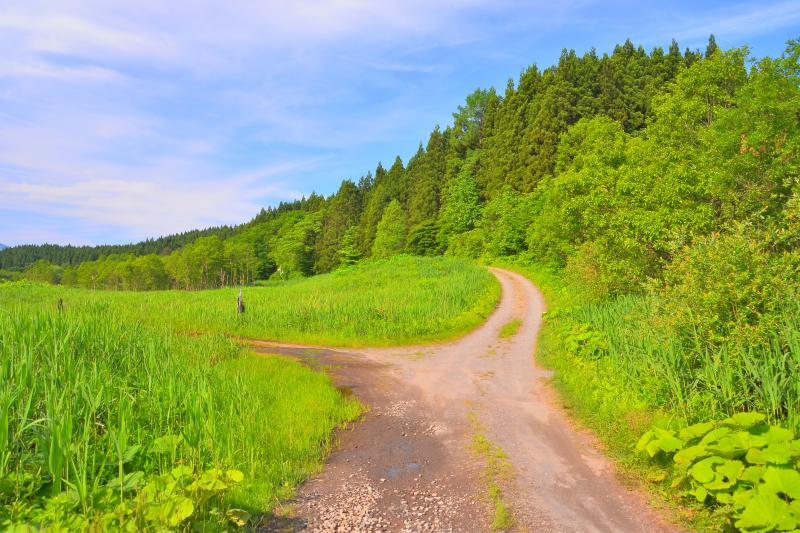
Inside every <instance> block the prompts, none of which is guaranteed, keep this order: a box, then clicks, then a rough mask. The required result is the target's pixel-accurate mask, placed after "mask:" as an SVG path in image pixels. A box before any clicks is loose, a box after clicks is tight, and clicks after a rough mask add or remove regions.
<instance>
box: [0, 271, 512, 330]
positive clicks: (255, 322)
mask: <svg viewBox="0 0 800 533" xmlns="http://www.w3.org/2000/svg"><path fill="white" fill-rule="evenodd" d="M238 292H239V289H238V288H229V289H218V290H210V291H196V292H188V291H154V292H124V291H120V292H115V291H91V290H88V289H67V288H63V287H47V289H46V290H45V289H42V288H36V287H32V286H30V285H22V284H11V285H10V286H9V287H8V288H6V289H5V290H4V291H3V293H4V295H0V305H2V299H5V300H16V301H20V302H30V303H34V304H36V305H53V306H55V305H56V304H57V302H58V300H59V299H62V300H63V302H64V305H65V306H67V307H70V306H76V305H77V306H81V305H83V304H84V302H86V301H87V300H91V301H92V302H102V303H105V304H106V305H108V306H110V308H114V309H116V310H118V311H119V313H120V314H121V315H123V316H124V317H125V318H126V319H131V320H140V321H144V322H146V323H153V324H164V323H166V324H169V325H170V326H171V327H173V328H174V329H177V330H180V331H185V332H192V333H196V332H220V333H225V334H230V335H238V336H243V337H253V338H260V339H278V340H282V341H294V342H304V343H320V344H331V345H339V346H353V345H389V344H404V343H412V342H423V341H431V340H438V339H443V338H448V337H453V336H456V335H459V334H461V333H463V332H465V331H468V330H469V329H471V328H473V327H475V326H476V325H477V324H479V323H480V322H481V321H482V320H483V319H484V318H486V317H487V316H488V315H489V314H491V312H492V310H493V309H494V307H495V305H496V303H497V301H498V299H499V293H500V288H499V284H498V283H497V280H496V279H495V278H494V276H492V275H491V274H490V273H489V272H487V271H485V270H483V269H480V268H478V267H476V266H475V265H473V264H471V263H469V262H466V261H462V260H458V259H451V258H443V257H436V258H421V257H402V256H401V257H395V258H391V259H386V260H381V261H375V262H370V263H366V264H363V265H358V266H354V267H350V268H346V269H341V270H337V271H335V272H333V273H330V274H324V275H320V276H315V277H312V278H305V279H296V280H291V281H286V282H267V283H265V284H263V285H262V286H256V287H245V288H244V290H243V295H244V303H245V308H246V311H245V313H244V315H242V316H238V315H237V314H236V313H235V312H234V311H235V309H236V297H237V295H238Z"/></svg>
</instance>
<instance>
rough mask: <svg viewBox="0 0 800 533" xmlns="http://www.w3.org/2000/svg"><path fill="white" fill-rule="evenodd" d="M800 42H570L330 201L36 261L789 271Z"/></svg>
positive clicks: (799, 204) (586, 278) (105, 271)
mask: <svg viewBox="0 0 800 533" xmlns="http://www.w3.org/2000/svg"><path fill="white" fill-rule="evenodd" d="M799 52H800V45H798V42H797V41H791V42H790V43H789V44H788V46H787V48H786V51H785V52H784V53H783V54H782V55H781V56H780V57H778V58H763V59H759V60H756V59H753V58H752V57H750V55H749V52H748V50H747V49H746V48H741V49H733V50H728V51H722V50H720V49H719V48H718V47H717V46H716V43H715V41H714V39H713V36H712V37H711V38H710V39H709V43H708V47H707V49H706V51H705V53H701V52H699V51H691V50H688V49H687V50H684V51H681V50H680V48H679V46H678V44H677V43H676V42H675V41H673V42H672V44H671V45H670V46H669V48H668V49H667V50H663V49H661V48H655V49H653V50H652V51H650V52H649V53H648V52H646V51H645V50H644V49H643V48H642V47H636V46H634V45H633V44H632V43H631V42H630V41H626V42H625V43H624V44H622V45H619V46H617V47H615V48H614V50H613V52H612V53H610V54H603V55H598V54H597V53H596V52H595V51H594V50H591V51H589V52H587V53H585V54H583V55H578V54H576V53H575V52H574V51H571V50H569V51H568V50H565V51H563V52H562V54H561V56H560V58H559V60H558V62H557V63H556V64H555V65H553V66H551V67H549V68H546V69H544V70H540V69H538V68H537V67H536V66H535V65H534V66H531V67H529V68H527V69H526V70H524V71H523V72H522V73H521V75H520V77H519V79H517V80H509V81H508V84H507V85H506V87H505V90H504V91H502V93H501V92H498V91H496V90H495V89H488V90H487V89H478V90H476V91H474V92H473V93H472V94H470V95H469V96H468V97H467V98H466V101H465V102H464V104H463V105H461V106H459V107H458V109H457V110H456V112H455V113H453V122H452V124H450V125H448V126H447V127H446V128H444V129H442V128H439V127H436V128H435V129H434V130H433V131H432V132H431V134H430V136H429V138H428V140H427V143H425V144H424V145H423V144H420V146H419V149H418V150H417V152H416V153H415V154H414V155H413V156H412V157H411V158H410V159H409V160H408V162H407V163H404V162H403V161H402V160H401V159H400V157H397V158H395V160H394V161H393V163H392V164H391V165H390V166H389V167H388V168H386V167H384V166H383V165H381V164H378V166H377V168H376V169H375V170H374V172H369V173H367V174H366V175H365V176H363V177H361V178H360V179H359V180H357V181H354V180H344V181H343V182H342V183H341V186H340V187H339V189H338V191H337V192H336V193H335V194H333V195H331V196H329V197H323V196H320V195H316V194H314V195H312V196H311V197H309V198H304V199H302V200H299V201H296V202H291V203H286V204H282V205H281V206H279V207H278V208H275V209H269V210H263V211H262V212H261V213H259V215H258V216H256V217H255V218H254V219H253V220H252V221H251V222H250V223H248V224H244V225H242V226H240V227H237V228H235V229H233V230H231V231H230V233H228V234H215V235H206V236H203V237H202V238H198V239H195V240H193V242H192V243H190V244H186V245H184V246H183V247H182V248H180V249H178V250H175V251H172V252H171V253H169V254H162V255H153V254H149V255H136V254H131V253H128V254H121V255H120V254H114V255H107V256H105V257H104V258H102V259H98V260H94V261H89V262H83V263H81V264H79V265H76V266H67V267H63V268H62V267H57V266H53V265H51V264H50V263H42V262H40V263H37V264H34V265H32V266H30V267H29V268H28V273H27V274H26V275H27V276H29V277H32V278H37V279H41V278H42V277H49V278H50V280H56V281H58V280H59V279H60V281H61V282H62V283H65V284H70V285H79V286H85V287H98V288H99V287H107V288H135V289H149V288H167V287H174V288H186V289H199V288H207V287H217V286H223V285H227V284H231V283H248V282H251V281H253V280H255V279H264V278H269V277H281V278H288V277H293V276H305V275H312V274H317V273H323V272H328V271H330V270H333V269H335V268H337V267H340V266H343V265H349V264H352V263H354V262H356V261H358V260H359V259H361V258H367V257H382V256H387V255H392V254H397V253H410V254H417V255H434V254H449V255H456V256H464V257H480V256H490V257H502V256H513V255H518V254H528V255H531V256H532V257H535V259H536V260H537V261H539V262H544V263H547V264H550V265H551V266H553V267H554V268H557V269H560V270H562V271H564V272H565V273H566V275H567V276H568V277H570V278H571V279H573V280H574V281H576V282H579V283H582V284H584V285H585V286H587V287H589V288H591V290H593V291H595V292H596V293H597V294H598V295H604V294H613V293H623V292H630V291H640V290H642V289H643V288H644V287H646V286H648V284H652V283H653V280H664V279H668V278H670V279H672V278H675V279H679V278H680V279H683V277H685V276H689V274H688V273H689V272H690V271H691V272H694V271H693V270H692V269H696V265H697V264H700V263H701V262H703V261H708V260H709V259H708V254H711V253H720V249H725V250H728V251H729V252H730V253H731V254H734V255H735V257H737V258H738V260H740V261H744V262H749V263H747V264H740V265H739V266H738V268H741V269H745V271H753V270H754V269H761V270H763V271H764V272H769V273H770V276H771V277H770V279H773V278H775V277H780V276H783V277H784V278H786V279H792V280H793V279H795V278H796V274H795V273H796V268H795V266H796V265H797V264H798V263H797V262H796V261H795V256H796V252H795V249H796V244H797V243H798V239H800V223H798V220H800V200H798V196H797V193H798V190H797V189H798V183H797V178H798V169H799V168H800V160H798V153H799V148H800V145H799V143H800V135H799V134H798V132H799V131H800V129H799V128H798V121H800V95H799V93H798V81H799V80H800V77H799V76H800V74H799V73H800V70H799V68H798V53H799ZM720 247H721V248H720ZM714 250H716V251H714ZM742 250H746V252H745V251H742ZM6 252H8V250H6ZM1 253H4V252H0V254H1ZM736 254H738V255H736ZM764 265H768V266H764ZM748 269H749V270H748ZM778 270H780V273H778ZM707 272H708V271H707V269H706V270H703V271H702V272H699V273H698V274H697V275H700V276H701V277H702V276H703V275H706V274H707ZM762 273H763V272H762ZM764 275H766V274H764ZM707 283H711V281H710V280H707ZM720 283H721V281H720ZM687 290H688V289H687ZM754 290H755V289H754ZM765 290H766V289H765ZM770 290H772V289H770ZM775 290H777V289H775ZM756 292H757V293H758V291H756ZM758 294H760V293H758ZM769 294H770V296H763V295H762V296H759V297H761V298H762V299H763V300H764V302H766V301H767V300H769V298H772V297H773V296H774V297H777V296H776V294H775V293H769ZM720 305H723V304H720ZM725 305H727V304H725ZM764 305H767V304H764ZM725 312H727V311H725ZM720 313H723V310H720ZM723 314H724V313H723Z"/></svg>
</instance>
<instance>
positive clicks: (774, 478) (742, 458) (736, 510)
mask: <svg viewBox="0 0 800 533" xmlns="http://www.w3.org/2000/svg"><path fill="white" fill-rule="evenodd" d="M765 419H766V417H765V416H764V415H763V414H759V413H752V412H744V413H737V414H735V415H733V416H732V417H729V418H726V419H724V420H721V421H719V422H705V423H701V424H695V425H693V426H689V427H686V428H683V429H682V430H681V431H680V432H679V434H678V435H677V436H676V434H675V432H674V431H669V430H664V429H659V428H655V429H652V430H650V431H648V432H646V433H645V434H644V435H642V437H641V439H640V440H639V442H638V443H637V445H636V449H637V450H639V451H642V452H647V454H648V455H649V456H650V457H656V456H658V457H662V458H670V457H671V458H672V463H673V470H674V479H673V482H672V487H673V488H676V489H679V490H680V491H681V493H682V494H683V495H685V496H687V497H692V498H694V499H695V500H696V501H697V502H699V503H701V504H706V505H708V506H710V507H714V508H716V513H717V514H718V515H723V516H725V517H727V519H728V521H729V523H730V525H733V526H735V527H736V529H737V530H741V531H758V532H768V531H789V530H795V529H798V528H800V512H798V511H800V439H797V438H796V436H795V434H794V432H792V431H789V430H787V429H785V428H782V427H780V426H770V425H768V424H765V423H764V420H765Z"/></svg>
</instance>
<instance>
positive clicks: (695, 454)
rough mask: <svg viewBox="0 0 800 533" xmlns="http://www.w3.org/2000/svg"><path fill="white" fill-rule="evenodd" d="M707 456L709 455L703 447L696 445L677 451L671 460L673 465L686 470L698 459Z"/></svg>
mask: <svg viewBox="0 0 800 533" xmlns="http://www.w3.org/2000/svg"><path fill="white" fill-rule="evenodd" d="M709 455H711V454H710V453H709V451H708V449H707V448H706V447H705V446H702V445H700V444H697V445H695V446H689V447H688V448H684V449H682V450H679V451H678V452H677V453H676V454H675V456H674V457H673V458H672V460H673V461H675V464H677V465H679V466H680V467H682V468H684V469H686V468H689V466H690V465H691V464H692V463H694V462H695V461H697V460H698V459H702V458H704V457H708V456H709Z"/></svg>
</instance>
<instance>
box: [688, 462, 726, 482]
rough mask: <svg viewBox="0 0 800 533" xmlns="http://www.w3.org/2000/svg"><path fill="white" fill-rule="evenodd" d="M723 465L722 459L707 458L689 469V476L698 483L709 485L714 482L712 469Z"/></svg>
mask: <svg viewBox="0 0 800 533" xmlns="http://www.w3.org/2000/svg"><path fill="white" fill-rule="evenodd" d="M724 463H725V459H723V458H722V457H708V458H706V459H703V460H702V461H700V462H699V463H697V464H695V465H694V466H693V467H692V468H690V469H689V475H691V476H692V477H693V478H694V479H696V480H697V481H699V482H700V483H710V482H711V481H713V480H714V477H715V475H714V467H715V466H717V465H721V464H724Z"/></svg>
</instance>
